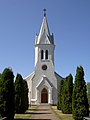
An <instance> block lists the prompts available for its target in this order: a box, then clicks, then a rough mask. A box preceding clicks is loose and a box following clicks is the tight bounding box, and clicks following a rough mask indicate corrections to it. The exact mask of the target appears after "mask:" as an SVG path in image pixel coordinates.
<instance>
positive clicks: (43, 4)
mask: <svg viewBox="0 0 90 120" xmlns="http://www.w3.org/2000/svg"><path fill="white" fill-rule="evenodd" d="M44 8H46V9H47V21H48V24H49V29H50V32H51V33H54V41H55V45H56V47H55V71H56V72H57V73H59V74H60V75H61V76H62V77H66V76H67V75H68V74H69V73H71V74H72V75H73V77H75V74H76V68H77V66H79V65H82V66H83V67H84V71H85V80H86V82H89V81H90V53H89V52H90V0H57V1H56V0H0V56H1V57H0V72H1V73H2V71H3V70H4V68H6V67H11V68H12V70H13V72H14V75H16V74H17V73H20V74H21V75H22V76H23V77H26V76H27V75H29V74H30V73H31V72H32V71H33V70H34V41H35V35H36V33H39V30H40V26H41V23H42V19H43V9H44Z"/></svg>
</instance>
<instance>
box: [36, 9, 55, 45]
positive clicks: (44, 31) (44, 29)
mask: <svg viewBox="0 0 90 120" xmlns="http://www.w3.org/2000/svg"><path fill="white" fill-rule="evenodd" d="M43 11H44V17H43V21H42V25H41V28H40V32H39V35H38V36H37V39H36V43H35V44H53V37H52V35H50V32H49V27H48V22H47V19H46V9H43Z"/></svg>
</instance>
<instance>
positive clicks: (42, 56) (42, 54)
mask: <svg viewBox="0 0 90 120" xmlns="http://www.w3.org/2000/svg"><path fill="white" fill-rule="evenodd" d="M43 58H44V51H43V50H41V59H43Z"/></svg>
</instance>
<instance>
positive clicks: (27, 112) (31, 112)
mask: <svg viewBox="0 0 90 120" xmlns="http://www.w3.org/2000/svg"><path fill="white" fill-rule="evenodd" d="M23 114H51V113H49V112H45V113H43V112H25V113H23ZM21 115H22V114H21Z"/></svg>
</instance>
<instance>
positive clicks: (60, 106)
mask: <svg viewBox="0 0 90 120" xmlns="http://www.w3.org/2000/svg"><path fill="white" fill-rule="evenodd" d="M63 84H64V80H60V87H59V91H58V103H57V109H58V110H61V108H62V90H63Z"/></svg>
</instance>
